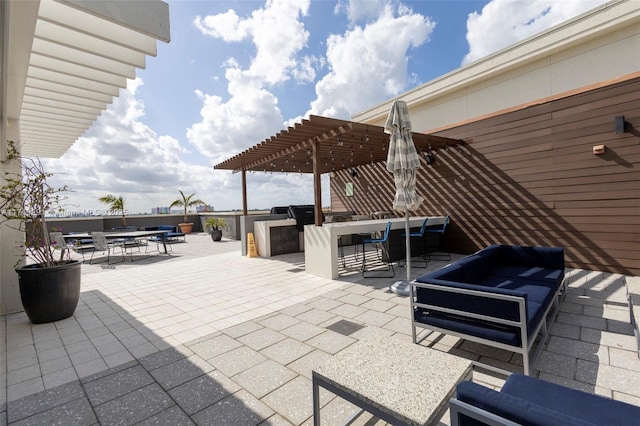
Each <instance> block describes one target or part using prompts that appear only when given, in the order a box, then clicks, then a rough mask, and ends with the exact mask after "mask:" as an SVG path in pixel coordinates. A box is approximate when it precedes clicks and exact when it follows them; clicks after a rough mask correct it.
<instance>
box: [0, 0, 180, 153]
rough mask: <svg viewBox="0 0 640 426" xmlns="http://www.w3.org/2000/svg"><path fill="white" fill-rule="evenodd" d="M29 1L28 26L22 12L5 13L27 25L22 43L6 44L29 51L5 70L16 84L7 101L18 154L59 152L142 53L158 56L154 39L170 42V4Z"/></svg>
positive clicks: (141, 62)
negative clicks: (14, 68)
mask: <svg viewBox="0 0 640 426" xmlns="http://www.w3.org/2000/svg"><path fill="white" fill-rule="evenodd" d="M12 4H13V3H12ZM16 4H19V3H16ZM33 4H35V5H37V6H36V7H38V12H37V19H34V18H35V16H32V18H31V24H32V25H31V26H28V25H27V24H28V22H22V20H21V19H22V17H24V18H23V20H27V16H26V15H27V14H24V13H23V14H13V15H11V16H10V20H11V23H12V25H13V26H12V28H18V27H20V28H22V27H24V26H25V25H27V27H26V28H29V31H28V34H27V36H28V37H26V36H20V37H18V39H19V40H27V42H24V43H21V44H20V49H18V50H16V49H14V50H13V51H12V52H14V53H13V54H14V56H16V55H17V53H19V52H24V51H27V52H28V53H27V55H28V56H24V55H23V56H24V58H23V59H24V60H23V61H22V62H24V63H26V64H27V66H26V67H25V68H24V69H22V68H21V69H20V70H18V71H20V73H18V74H20V75H16V76H13V74H10V76H11V79H10V80H11V84H8V86H12V87H18V88H19V89H20V90H19V91H17V90H16V93H18V94H19V96H14V97H13V98H12V99H11V105H12V106H13V105H14V104H17V105H19V106H18V107H17V108H16V112H15V113H14V115H15V116H16V118H18V119H19V123H20V144H21V151H22V153H23V155H26V156H34V155H37V156H40V157H49V156H52V157H58V156H61V155H62V154H64V152H65V151H66V150H67V149H68V148H69V147H70V146H71V145H72V144H73V143H74V142H75V141H76V140H77V139H78V138H79V137H81V136H82V135H83V134H84V132H85V131H86V130H87V129H88V128H89V127H90V126H91V125H92V124H93V123H94V122H95V121H96V119H97V118H98V117H99V116H100V115H101V114H102V112H103V111H104V110H105V109H106V108H107V106H108V105H109V104H111V103H112V102H113V99H114V97H116V96H118V95H119V94H120V90H121V89H123V88H125V87H126V86H127V80H128V79H133V78H135V77H136V69H139V68H144V67H145V66H146V56H147V55H152V56H155V55H156V53H157V41H158V40H164V41H169V38H170V36H169V6H168V5H167V4H166V3H164V2H162V1H159V0H147V1H143V2H137V1H134V2H127V1H104V2H95V1H85V0H41V1H39V2H34V3H33ZM16 10H20V8H19V7H18V6H16ZM34 12H35V10H34ZM32 15H35V13H33V14H32ZM14 21H15V22H14ZM34 21H35V26H34V25H33V23H34ZM12 40H14V39H12ZM27 59H28V60H27ZM14 62H20V61H19V60H18V61H14ZM9 63H11V62H10V61H9Z"/></svg>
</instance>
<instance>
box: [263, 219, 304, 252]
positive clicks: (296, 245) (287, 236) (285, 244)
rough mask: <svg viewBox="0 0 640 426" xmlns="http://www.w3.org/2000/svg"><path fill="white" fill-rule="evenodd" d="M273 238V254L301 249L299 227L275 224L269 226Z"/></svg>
mask: <svg viewBox="0 0 640 426" xmlns="http://www.w3.org/2000/svg"><path fill="white" fill-rule="evenodd" d="M269 233H270V235H269V237H270V239H271V256H276V255H279V254H286V253H297V252H299V251H300V239H299V235H298V228H296V226H295V225H291V226H273V227H270V228H269Z"/></svg>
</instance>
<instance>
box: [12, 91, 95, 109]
mask: <svg viewBox="0 0 640 426" xmlns="http://www.w3.org/2000/svg"><path fill="white" fill-rule="evenodd" d="M24 94H25V95H28V96H35V97H39V98H45V99H53V100H56V101H61V102H67V103H70V104H76V105H85V106H88V107H91V108H102V109H104V108H106V107H107V102H99V101H94V100H90V99H83V98H77V97H75V96H70V95H65V94H64V93H56V92H49V91H46V90H42V89H38V88H35V87H28V86H27V87H26V88H25V89H24Z"/></svg>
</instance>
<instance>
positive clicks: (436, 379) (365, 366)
mask: <svg viewBox="0 0 640 426" xmlns="http://www.w3.org/2000/svg"><path fill="white" fill-rule="evenodd" d="M472 366H473V363H472V361H470V360H468V359H464V358H460V357H457V356H455V355H451V354H448V353H446V352H440V351H437V350H434V349H430V348H426V347H424V346H420V345H416V344H413V343H411V342H404V341H401V340H400V339H398V338H393V337H372V338H367V339H363V340H361V341H359V342H356V343H354V344H353V345H351V346H350V347H349V348H347V349H345V350H344V351H342V352H340V353H338V354H337V355H335V356H334V357H333V358H331V359H329V360H328V361H327V362H326V363H324V364H322V365H321V366H320V367H318V368H317V369H315V370H313V372H312V381H313V424H314V425H316V426H318V425H319V424H320V389H319V388H320V387H323V388H325V389H327V390H328V391H330V392H332V393H334V394H335V395H337V396H339V397H341V398H343V399H345V400H347V401H349V402H350V403H352V404H354V405H356V406H358V407H360V408H361V409H363V410H366V411H368V412H370V413H371V414H373V415H374V416H376V417H378V418H379V419H382V420H384V421H386V422H389V423H391V424H394V425H396V424H401V425H428V424H432V423H434V422H436V421H437V420H439V419H440V418H441V417H442V415H443V414H444V412H445V411H446V409H447V407H448V402H449V399H450V398H451V397H452V396H453V393H454V391H455V387H456V385H457V384H458V383H459V382H461V381H462V380H464V379H465V378H467V377H470V375H471V372H472Z"/></svg>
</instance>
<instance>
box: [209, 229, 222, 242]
mask: <svg viewBox="0 0 640 426" xmlns="http://www.w3.org/2000/svg"><path fill="white" fill-rule="evenodd" d="M211 239H212V240H213V241H220V240H221V239H222V231H221V230H219V229H218V230H215V229H214V230H212V231H211Z"/></svg>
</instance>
